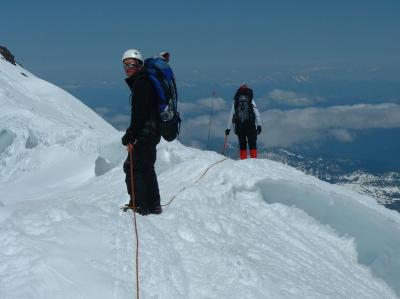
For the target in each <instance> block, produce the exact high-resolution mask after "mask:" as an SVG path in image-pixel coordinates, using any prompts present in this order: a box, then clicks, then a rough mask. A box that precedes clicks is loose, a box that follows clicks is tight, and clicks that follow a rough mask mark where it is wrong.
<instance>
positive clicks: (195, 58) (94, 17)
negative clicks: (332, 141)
mask: <svg viewBox="0 0 400 299" xmlns="http://www.w3.org/2000/svg"><path fill="white" fill-rule="evenodd" d="M147 2H148V1H147ZM147 2H146V1H140V2H139V1H102V0H99V1H47V0H45V1H18V0H15V1H6V2H4V3H2V7H1V11H0V24H1V25H0V38H1V40H0V45H4V46H6V47H9V48H10V49H11V50H12V52H13V53H14V54H15V55H16V57H17V59H19V60H20V62H21V63H22V64H24V65H25V66H26V67H28V68H30V69H31V70H32V71H33V72H35V73H37V74H38V75H41V74H42V75H44V76H45V77H46V78H48V79H52V77H56V78H60V77H61V78H65V80H68V79H71V77H74V78H79V80H90V78H96V79H97V78H98V77H99V73H100V74H101V73H103V74H106V75H107V77H112V76H113V75H110V72H112V71H120V70H121V69H120V61H119V59H120V56H121V53H122V52H123V51H124V50H125V49H127V48H131V47H135V48H138V49H140V50H141V51H143V53H144V55H145V56H152V55H154V54H156V53H158V52H160V51H162V50H169V51H170V52H171V54H172V57H173V62H174V66H175V68H176V69H177V71H179V72H181V73H183V74H190V72H193V71H194V72H195V71H198V70H200V71H202V72H206V73H207V72H208V73H210V76H212V74H213V73H218V71H220V70H221V69H230V70H236V71H239V72H244V73H246V75H251V72H252V71H253V70H255V69H260V68H272V67H278V68H285V67H286V68H287V67H293V66H313V65H329V66H348V65H356V66H375V67H383V66H391V67H393V66H399V65H400V58H399V55H398V53H400V39H399V36H400V2H399V1H287V0H283V1H265V0H264V1H262V0H260V1H240V2H233V1H208V0H206V1H196V2H189V1H152V3H147ZM77 71H78V72H77ZM76 72H77V73H76Z"/></svg>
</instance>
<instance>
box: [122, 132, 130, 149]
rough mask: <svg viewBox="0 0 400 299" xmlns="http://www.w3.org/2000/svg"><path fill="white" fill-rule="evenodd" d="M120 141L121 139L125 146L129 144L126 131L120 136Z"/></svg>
mask: <svg viewBox="0 0 400 299" xmlns="http://www.w3.org/2000/svg"><path fill="white" fill-rule="evenodd" d="M121 141H122V144H123V145H125V146H127V145H128V144H129V142H130V138H129V135H128V133H125V135H124V136H122V138H121Z"/></svg>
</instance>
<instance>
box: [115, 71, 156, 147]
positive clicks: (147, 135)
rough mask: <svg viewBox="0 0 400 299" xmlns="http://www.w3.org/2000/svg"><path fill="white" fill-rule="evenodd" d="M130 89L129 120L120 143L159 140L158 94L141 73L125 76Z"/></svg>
mask: <svg viewBox="0 0 400 299" xmlns="http://www.w3.org/2000/svg"><path fill="white" fill-rule="evenodd" d="M125 81H126V83H127V84H128V86H129V88H130V89H131V91H132V95H131V122H130V125H129V127H128V129H126V133H125V135H124V136H123V137H122V144H123V145H127V144H128V143H133V142H134V141H135V140H137V141H140V142H143V143H152V144H157V143H159V142H160V138H161V132H160V121H159V117H160V116H159V104H158V96H157V94H156V91H155V90H154V87H153V84H152V83H151V81H150V79H149V78H148V77H147V76H146V74H144V73H143V71H141V72H139V73H138V74H136V75H134V76H132V77H129V78H126V79H125Z"/></svg>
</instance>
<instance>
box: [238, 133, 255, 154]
mask: <svg viewBox="0 0 400 299" xmlns="http://www.w3.org/2000/svg"><path fill="white" fill-rule="evenodd" d="M236 134H237V136H238V138H239V148H240V150H247V143H248V144H249V149H251V150H252V149H257V131H256V130H249V131H241V132H236Z"/></svg>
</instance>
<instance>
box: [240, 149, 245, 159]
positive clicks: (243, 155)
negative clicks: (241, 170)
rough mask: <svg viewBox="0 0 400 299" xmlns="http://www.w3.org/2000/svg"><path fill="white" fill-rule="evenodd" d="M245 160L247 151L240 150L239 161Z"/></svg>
mask: <svg viewBox="0 0 400 299" xmlns="http://www.w3.org/2000/svg"><path fill="white" fill-rule="evenodd" d="M244 159H247V150H240V160H244Z"/></svg>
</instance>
